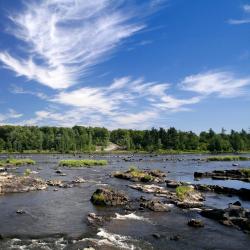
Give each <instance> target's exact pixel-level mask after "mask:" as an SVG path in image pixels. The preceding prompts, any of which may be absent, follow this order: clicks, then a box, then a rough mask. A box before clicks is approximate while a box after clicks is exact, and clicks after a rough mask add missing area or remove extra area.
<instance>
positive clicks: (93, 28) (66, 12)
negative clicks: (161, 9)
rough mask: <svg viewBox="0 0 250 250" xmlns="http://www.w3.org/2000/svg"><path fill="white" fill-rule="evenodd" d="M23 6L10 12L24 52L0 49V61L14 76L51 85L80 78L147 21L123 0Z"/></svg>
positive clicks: (64, 84) (62, 1) (51, 1)
mask: <svg viewBox="0 0 250 250" xmlns="http://www.w3.org/2000/svg"><path fill="white" fill-rule="evenodd" d="M153 2H154V6H155V5H156V4H157V2H155V1H153ZM25 6H26V7H25V10H23V11H21V12H20V13H18V14H16V15H12V16H10V17H9V18H10V19H11V20H12V22H13V24H14V27H13V28H12V29H11V30H10V32H11V34H13V35H14V36H15V37H16V38H18V39H19V40H21V41H23V42H24V43H25V44H26V47H25V48H23V49H24V52H25V53H26V57H22V58H19V57H18V56H15V55H12V54H10V53H8V52H6V51H2V52H0V61H2V63H3V64H4V66H5V67H6V68H8V69H10V70H12V71H14V72H15V73H16V75H17V76H25V77H26V78H27V79H29V80H35V81H37V82H39V83H41V84H44V85H46V86H48V87H51V88H53V89H63V88H68V87H70V86H72V85H74V84H76V83H79V79H82V78H83V77H85V76H86V74H87V73H88V72H89V70H90V69H91V68H92V67H93V66H94V65H96V64H98V63H100V62H102V61H104V60H106V59H107V58H108V56H109V54H110V53H111V52H112V51H113V50H114V49H115V48H116V47H117V46H118V45H119V44H120V43H121V42H122V41H123V40H124V39H126V38H128V37H130V36H132V35H133V34H135V33H136V32H138V31H140V30H141V29H143V28H144V27H145V25H144V24H142V23H140V22H139V21H138V19H139V18H137V15H139V12H137V11H136V8H134V9H133V11H132V10H131V9H130V8H129V7H128V6H127V5H126V4H125V2H123V1H121V2H119V3H118V2H116V1H110V0H99V1H80V0H74V1H68V0H45V1H33V2H29V4H26V5H25Z"/></svg>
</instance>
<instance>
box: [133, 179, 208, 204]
mask: <svg viewBox="0 0 250 250" xmlns="http://www.w3.org/2000/svg"><path fill="white" fill-rule="evenodd" d="M129 187H130V188H133V189H136V190H138V191H142V192H145V193H153V194H155V195H156V196H158V197H164V198H165V200H166V201H167V202H168V203H172V204H175V205H176V206H178V207H180V208H199V207H202V206H203V201H204V200H205V198H204V196H203V195H202V194H201V193H200V192H198V191H196V190H195V189H193V188H192V189H190V191H189V192H188V193H187V194H186V195H185V197H184V199H180V198H179V197H178V196H177V194H176V192H171V191H169V190H167V189H166V188H164V187H160V186H156V185H142V184H135V185H129Z"/></svg>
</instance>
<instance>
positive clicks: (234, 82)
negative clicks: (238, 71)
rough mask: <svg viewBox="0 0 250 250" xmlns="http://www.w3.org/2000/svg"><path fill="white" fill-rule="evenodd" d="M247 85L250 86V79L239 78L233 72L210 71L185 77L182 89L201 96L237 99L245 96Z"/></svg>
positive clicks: (181, 85)
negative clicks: (214, 95) (212, 95)
mask: <svg viewBox="0 0 250 250" xmlns="http://www.w3.org/2000/svg"><path fill="white" fill-rule="evenodd" d="M247 85H250V77H245V78H239V77H236V76H235V75H234V74H233V73H231V72H225V71H210V72H206V73H201V74H197V75H190V76H187V77H185V79H184V80H183V81H182V83H181V84H180V87H181V88H182V89H183V90H186V91H192V92H196V93H198V94H201V95H211V94H216V95H217V96H219V97H237V96H239V95H242V94H244V92H245V91H244V87H246V86H247Z"/></svg>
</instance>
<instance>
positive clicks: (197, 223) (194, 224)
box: [187, 219, 204, 227]
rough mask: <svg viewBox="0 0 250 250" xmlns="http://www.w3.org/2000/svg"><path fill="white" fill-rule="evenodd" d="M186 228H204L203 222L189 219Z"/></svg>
mask: <svg viewBox="0 0 250 250" xmlns="http://www.w3.org/2000/svg"><path fill="white" fill-rule="evenodd" d="M187 224H188V226H190V227H204V222H203V221H202V220H197V219H191V220H190V221H188V223H187Z"/></svg>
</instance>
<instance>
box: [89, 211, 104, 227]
mask: <svg viewBox="0 0 250 250" xmlns="http://www.w3.org/2000/svg"><path fill="white" fill-rule="evenodd" d="M87 220H88V222H89V223H90V224H92V225H94V226H100V225H102V224H103V222H104V219H103V217H102V216H98V215H96V214H95V213H89V214H88V217H87Z"/></svg>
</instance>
